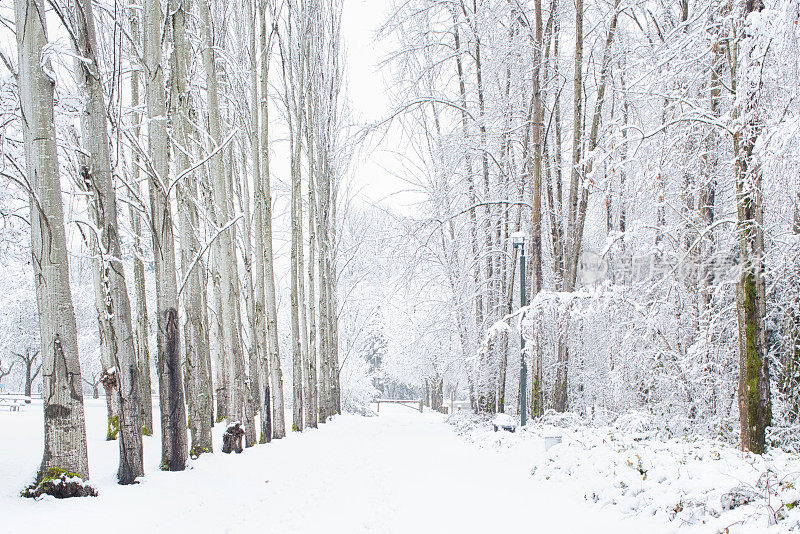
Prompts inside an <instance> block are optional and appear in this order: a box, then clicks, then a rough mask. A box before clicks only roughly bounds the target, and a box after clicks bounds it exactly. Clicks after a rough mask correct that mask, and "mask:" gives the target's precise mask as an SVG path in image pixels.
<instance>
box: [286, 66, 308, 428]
mask: <svg viewBox="0 0 800 534" xmlns="http://www.w3.org/2000/svg"><path fill="white" fill-rule="evenodd" d="M288 68H289V69H292V68H293V66H292V65H291V64H290V65H289V66H288ZM288 113H290V114H291V113H293V110H288ZM297 118H298V122H299V114H297ZM289 128H290V134H289V135H290V143H289V144H290V150H291V158H292V161H291V167H292V171H291V180H292V199H291V202H292V210H291V217H292V255H291V299H290V305H291V313H292V319H291V320H292V430H294V431H300V430H302V429H303V345H304V340H303V338H302V337H301V325H300V323H301V320H300V312H301V311H300V302H299V301H300V284H301V282H300V276H302V273H301V272H300V266H299V261H300V260H299V249H300V247H302V246H303V243H302V241H301V240H300V225H302V224H303V223H302V221H301V220H300V209H299V208H300V206H299V204H300V202H301V201H300V138H299V135H297V133H298V132H299V129H300V124H297V126H296V130H292V126H291V119H290V120H289Z"/></svg>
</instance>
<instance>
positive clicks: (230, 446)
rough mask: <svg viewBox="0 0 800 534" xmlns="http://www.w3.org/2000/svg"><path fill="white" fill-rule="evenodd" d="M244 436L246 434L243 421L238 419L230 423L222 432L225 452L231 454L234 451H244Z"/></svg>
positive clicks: (237, 452) (223, 450)
mask: <svg viewBox="0 0 800 534" xmlns="http://www.w3.org/2000/svg"><path fill="white" fill-rule="evenodd" d="M242 436H244V430H242V423H240V422H238V421H237V422H235V423H233V424H232V425H229V426H228V428H227V429H226V430H225V433H224V434H222V452H224V453H225V454H230V453H231V452H232V451H235V452H236V454H239V453H240V452H242Z"/></svg>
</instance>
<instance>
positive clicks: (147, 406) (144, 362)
mask: <svg viewBox="0 0 800 534" xmlns="http://www.w3.org/2000/svg"><path fill="white" fill-rule="evenodd" d="M129 17H130V24H131V38H132V39H133V41H134V42H135V43H137V44H138V43H139V42H140V37H139V13H138V11H137V10H135V9H131V12H130V15H129ZM138 67H139V66H138V65H136V66H134V67H132V70H131V108H133V113H132V115H133V117H132V123H133V124H132V126H133V128H132V129H133V137H134V139H136V140H137V141H138V140H139V133H140V127H139V123H140V122H141V120H142V117H141V113H140V112H139V105H140V103H141V102H140V99H139V70H138ZM132 157H133V165H132V175H133V180H132V182H133V184H132V187H133V191H132V193H131V196H135V197H136V198H135V199H131V205H130V217H131V226H132V228H133V234H134V257H133V285H134V289H135V292H136V334H135V335H136V359H137V365H138V373H137V376H138V378H139V401H140V405H141V408H142V421H141V422H142V434H144V435H146V436H150V435H152V434H153V393H152V385H151V383H150V346H149V343H150V342H149V337H148V336H149V334H148V332H149V325H150V323H149V321H148V318H147V291H146V288H145V280H144V261H143V260H142V258H143V257H144V248H143V247H142V218H141V214H140V213H139V206H141V207H142V209H144V202H143V199H142V192H141V187H140V186H139V165H140V158H139V152H138V150H134V151H133V154H132Z"/></svg>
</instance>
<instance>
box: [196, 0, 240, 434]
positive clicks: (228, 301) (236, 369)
mask: <svg viewBox="0 0 800 534" xmlns="http://www.w3.org/2000/svg"><path fill="white" fill-rule="evenodd" d="M197 5H198V8H199V9H198V10H199V19H200V24H201V26H202V34H203V65H204V67H205V72H206V91H207V98H208V130H209V136H210V140H211V146H210V151H211V158H210V175H211V190H212V194H213V199H214V214H215V217H216V220H215V224H216V226H217V228H222V227H224V226H225V225H226V224H228V223H229V222H230V217H229V210H228V202H229V200H230V198H229V189H228V187H227V183H226V177H225V164H224V159H223V147H222V124H221V120H220V112H219V97H218V88H217V68H218V65H217V64H216V61H215V57H214V53H213V46H214V45H213V43H214V40H213V35H212V29H211V17H210V14H209V5H208V2H207V0H203V1H200V2H198V4H197ZM234 232H235V227H234V226H231V227H230V228H228V229H227V230H225V231H224V232H222V233H221V234H220V235H219V237H217V239H216V240H215V241H214V243H215V245H214V278H215V281H216V280H218V283H219V292H220V302H221V304H222V315H221V317H218V318H217V320H218V321H220V322H221V325H222V339H221V340H220V345H221V347H220V348H221V349H222V351H223V352H224V353H225V354H226V356H227V357H228V358H230V363H231V369H232V370H233V376H232V377H230V378H231V383H230V384H229V388H231V389H230V390H229V391H228V398H229V400H228V407H227V408H228V411H227V418H228V424H229V425H230V424H233V423H234V422H235V421H243V420H244V415H245V413H244V403H245V400H246V399H245V378H246V377H245V375H244V355H243V353H242V346H241V339H240V331H239V323H238V320H237V317H238V316H237V303H238V301H239V293H238V291H237V284H238V277H237V275H236V271H237V268H236V256H235V252H234V248H233V244H234V235H235V234H234ZM245 427H246V428H247V423H246V422H245Z"/></svg>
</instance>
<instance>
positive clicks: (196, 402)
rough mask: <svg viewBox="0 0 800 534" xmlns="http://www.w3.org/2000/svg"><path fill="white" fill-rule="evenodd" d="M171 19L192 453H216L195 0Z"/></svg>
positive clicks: (183, 1) (175, 2) (179, 2)
mask: <svg viewBox="0 0 800 534" xmlns="http://www.w3.org/2000/svg"><path fill="white" fill-rule="evenodd" d="M169 12H170V24H171V27H172V45H173V51H172V54H171V56H170V64H171V65H170V66H171V76H170V82H171V84H170V91H171V96H170V109H169V114H170V122H171V124H172V138H173V139H174V140H175V146H174V150H173V157H174V159H175V175H176V177H177V176H181V175H183V174H185V173H187V172H188V173H189V174H188V175H187V176H185V177H184V178H182V179H181V181H180V183H178V186H177V187H178V189H177V191H178V197H179V198H178V207H179V209H178V222H179V228H180V238H181V249H180V251H181V271H182V272H183V278H184V279H185V280H186V286H185V287H184V288H183V308H184V310H185V311H186V323H185V326H184V339H185V341H186V349H185V350H186V365H185V369H186V375H187V382H188V384H187V386H188V388H187V389H188V391H189V394H188V401H189V402H188V404H189V429H190V430H191V434H192V443H191V448H190V455H191V457H192V458H197V457H198V456H200V455H201V454H203V453H205V452H212V450H213V444H212V436H211V430H212V422H213V415H212V413H211V412H212V403H213V399H212V398H211V396H210V395H209V394H208V388H207V381H208V373H209V370H208V369H207V362H208V361H209V355H208V353H209V351H210V348H209V339H208V324H207V321H206V314H205V303H204V301H203V293H204V292H205V288H206V280H205V273H204V272H203V265H202V262H200V261H195V258H197V256H198V255H199V254H200V252H201V246H200V242H199V241H198V239H197V235H196V231H197V228H198V225H199V216H198V213H197V207H196V204H197V193H196V192H197V184H196V179H195V175H194V173H193V172H190V171H189V156H190V154H191V151H190V148H189V135H188V126H187V118H188V117H187V114H189V113H191V111H190V110H191V107H192V104H191V102H190V99H189V98H190V97H189V92H188V89H187V87H186V73H187V68H188V53H189V48H188V43H187V39H186V20H187V14H188V13H190V12H191V4H190V0H170V10H169Z"/></svg>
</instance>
